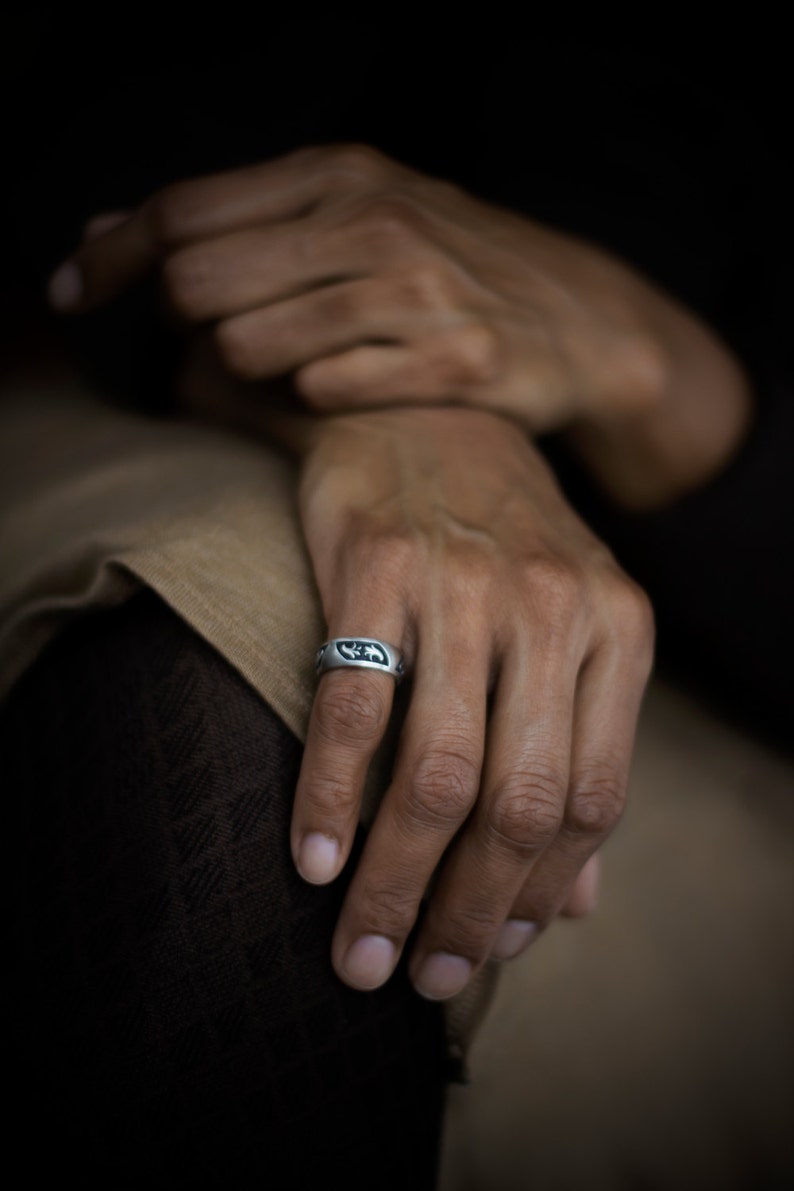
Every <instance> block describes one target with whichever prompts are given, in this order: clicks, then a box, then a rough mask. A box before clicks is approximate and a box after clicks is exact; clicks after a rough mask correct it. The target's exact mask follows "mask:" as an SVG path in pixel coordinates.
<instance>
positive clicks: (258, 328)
mask: <svg viewBox="0 0 794 1191" xmlns="http://www.w3.org/2000/svg"><path fill="white" fill-rule="evenodd" d="M428 321H429V320H428V318H427V316H423V315H419V314H417V312H415V311H412V310H410V309H406V308H405V307H401V306H400V305H398V303H397V302H396V301H395V295H394V293H393V289H392V286H391V285H390V283H389V282H388V281H386V282H384V281H383V280H382V279H380V278H367V279H366V280H357V281H349V282H342V283H340V284H338V285H328V286H324V287H323V288H320V289H316V290H313V291H312V292H310V293H305V294H302V295H301V296H300V297H298V298H293V299H291V300H288V301H283V302H275V303H274V304H272V305H268V306H264V307H260V308H259V309H257V310H252V311H249V312H247V313H245V314H240V315H237V316H236V317H234V318H229V319H226V320H224V321H223V322H222V323H220V324H219V326H218V328H217V331H216V339H217V342H218V346H219V349H220V352H221V354H222V356H223V358H224V360H225V361H226V364H227V366H228V368H229V369H230V371H232V372H233V373H235V375H238V376H242V377H244V378H246V379H249V380H255V379H264V378H265V377H270V376H277V375H279V374H280V373H285V372H291V371H292V370H293V369H295V368H298V367H301V366H303V365H305V364H307V363H308V362H309V361H311V360H315V359H318V358H323V357H327V356H329V355H334V354H336V353H339V352H341V351H343V350H345V349H349V348H352V347H354V346H355V345H361V344H363V343H366V342H367V341H372V340H381V341H386V342H382V343H381V344H380V345H379V346H378V347H376V348H374V349H372V350H374V352H375V354H376V356H377V358H378V359H379V360H380V361H381V367H382V368H384V369H387V370H388V369H389V368H390V367H391V366H392V361H393V359H394V357H395V350H394V346H393V345H394V343H395V342H400V343H402V344H403V345H406V344H407V342H408V341H409V340H412V339H414V338H416V337H418V336H421V335H422V334H423V333H425V332H426V331H427V329H428ZM399 354H400V355H403V354H404V353H403V352H399ZM346 396H347V394H346Z"/></svg>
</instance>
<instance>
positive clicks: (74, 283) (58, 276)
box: [47, 261, 83, 310]
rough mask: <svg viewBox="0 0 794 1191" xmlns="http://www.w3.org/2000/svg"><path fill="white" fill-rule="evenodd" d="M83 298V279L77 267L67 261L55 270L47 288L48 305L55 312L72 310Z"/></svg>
mask: <svg viewBox="0 0 794 1191" xmlns="http://www.w3.org/2000/svg"><path fill="white" fill-rule="evenodd" d="M82 296H83V279H82V277H81V276H80V270H79V269H78V268H77V265H73V264H72V263H71V261H67V262H66V264H65V265H61V267H60V268H59V269H56V270H55V272H54V273H53V275H52V277H51V278H50V283H49V285H48V286H47V297H48V299H49V302H50V305H51V306H54V307H55V309H56V310H72V309H73V308H74V307H75V306H77V305H78V303H79V302H80V299H81V298H82Z"/></svg>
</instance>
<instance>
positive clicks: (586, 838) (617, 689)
mask: <svg viewBox="0 0 794 1191" xmlns="http://www.w3.org/2000/svg"><path fill="white" fill-rule="evenodd" d="M646 678H647V666H646V664H645V661H644V659H642V658H641V657H640V656H637V657H632V656H626V655H625V654H623V653H622V652H620V651H617V650H610V649H602V650H600V651H598V652H597V653H596V654H594V655H593V657H592V658H591V659H590V661H589V662H588V664H587V665H586V666H585V668H584V670H583V672H582V674H581V677H580V681H579V688H578V692H577V700H576V712H575V721H574V743H573V749H572V760H571V779H570V787H569V791H568V796H567V799H566V805H565V815H564V819H563V823H562V825H561V828H560V832H559V834H558V836H557V838H556V839H555V841H554V843H553V845H552V846H551V847H550V848H549V849H548V850H547V852H546V853H545V854H544V855H543V856H542V857H541V858H540V859H539V861H538V864H537V865H536V866H535V867H534V868H533V870H532V871H531V873H530V874H529V876H528V878H527V880H526V882H525V884H524V886H523V888H522V889H521V892H520V894H519V895H518V897H517V898H516V900H515V902H514V904H513V906H512V908H511V911H510V915H509V921H510V922H523V923H531V924H533V926H534V927H535V928H537V929H538V930H542V929H543V928H544V927H545V926H547V925H548V924H549V922H551V921H552V919H553V918H554V917H555V916H556V915H557V914H558V913H559V912H560V911H561V909H562V908H563V907H564V906H565V905H566V903H568V902H569V899H571V900H572V904H573V907H574V910H575V911H577V910H581V908H585V909H586V907H587V905H588V899H589V897H591V896H592V894H593V891H592V885H591V884H590V882H591V881H592V879H593V875H594V871H593V870H590V876H589V877H588V878H585V877H584V876H583V874H584V870H585V868H586V866H587V864H588V862H589V861H590V859H591V857H593V856H594V855H595V853H596V852H597V850H598V849H599V848H600V847H601V845H602V844H603V843H604V841H605V840H606V839H607V838H608V836H609V835H610V834H611V833H612V831H613V830H614V828H615V827H616V825H617V823H618V822H619V820H620V816H621V814H622V812H623V807H624V804H625V800H626V792H627V789H628V780H629V770H630V766H631V755H632V749H633V744H634V734H635V730H636V723H637V716H638V713H639V708H640V703H641V700H642V692H643V689H644V684H645V679H646ZM595 875H597V870H596V872H595ZM578 880H581V884H580V885H579V886H577V881H578ZM508 933H509V932H508ZM505 949H509V947H508V944H507V941H506V936H505V940H503V941H502V943H501V944H499V943H498V944H497V945H496V955H495V958H508V956H507V954H506V952H505ZM514 954H515V952H514Z"/></svg>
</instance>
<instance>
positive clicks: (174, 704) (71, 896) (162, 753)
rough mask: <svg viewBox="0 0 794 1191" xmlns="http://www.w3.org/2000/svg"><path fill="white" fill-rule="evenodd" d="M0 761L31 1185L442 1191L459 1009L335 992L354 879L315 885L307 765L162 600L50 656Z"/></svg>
mask: <svg viewBox="0 0 794 1191" xmlns="http://www.w3.org/2000/svg"><path fill="white" fill-rule="evenodd" d="M0 749H1V757H0V764H2V773H3V783H4V786H5V793H4V803H5V807H6V810H7V814H6V820H5V829H4V832H3V853H4V854H3V859H2V871H3V874H4V879H5V880H6V882H7V884H9V883H10V886H11V888H10V890H7V892H6V903H7V904H10V907H11V913H10V920H11V939H10V955H11V962H10V964H9V967H8V971H7V975H6V978H5V983H6V989H7V994H8V997H9V999H10V1006H9V1009H8V1011H7V1016H6V1022H7V1023H10V1028H9V1030H8V1031H7V1037H6V1055H5V1059H4V1071H5V1078H6V1089H7V1091H8V1092H9V1093H10V1095H11V1098H12V1099H13V1108H12V1111H11V1116H10V1120H9V1122H8V1123H9V1124H10V1128H9V1132H8V1140H7V1142H6V1157H7V1161H10V1160H11V1159H12V1158H16V1159H17V1161H21V1162H22V1163H23V1164H24V1165H23V1169H24V1170H26V1171H27V1176H26V1179H25V1182H26V1183H27V1182H28V1180H29V1181H30V1183H31V1184H36V1183H38V1182H39V1179H40V1177H43V1178H44V1180H45V1182H46V1176H47V1174H48V1173H52V1172H54V1171H57V1172H58V1175H59V1177H58V1183H59V1182H60V1181H61V1179H63V1180H65V1181H67V1182H73V1183H75V1184H76V1185H79V1186H80V1187H81V1188H100V1187H101V1188H102V1189H103V1191H109V1189H111V1188H133V1187H135V1188H136V1189H138V1188H143V1187H146V1188H154V1187H157V1188H161V1187H162V1188H194V1187H206V1188H223V1189H224V1191H233V1189H236V1188H240V1189H243V1188H246V1189H247V1188H249V1187H251V1188H253V1187H256V1188H257V1189H258V1191H261V1189H263V1188H268V1187H273V1188H290V1187H308V1186H313V1185H314V1184H315V1181H316V1180H317V1179H319V1178H321V1177H325V1178H326V1179H329V1178H330V1179H331V1181H332V1182H334V1183H335V1185H339V1186H341V1187H343V1188H347V1189H353V1188H359V1187H367V1188H372V1187H378V1188H391V1187H395V1188H397V1187H401V1188H402V1187H408V1186H410V1187H412V1188H418V1189H421V1188H425V1189H430V1188H432V1187H434V1186H435V1183H436V1177H437V1164H438V1145H439V1131H440V1124H441V1119H442V1108H443V1095H444V1084H445V1078H446V1071H445V1066H444V1064H445V1058H444V1039H443V1024H442V1011H441V1007H440V1006H439V1005H434V1004H431V1003H429V1002H426V1001H423V1000H422V999H421V998H420V997H419V996H417V995H416V994H415V993H414V992H413V990H412V988H411V986H410V985H409V983H408V981H407V978H406V975H405V971H404V969H403V968H402V967H401V968H400V969H399V970H398V972H397V974H396V975H395V976H394V978H393V979H392V980H391V981H390V982H389V983H388V984H387V985H386V986H385V987H384V988H382V989H380V990H378V991H376V992H373V993H357V992H354V991H352V990H351V989H348V988H346V987H345V986H344V985H342V984H341V982H340V981H339V980H338V979H337V977H336V976H335V975H334V973H333V971H332V969H331V966H330V961H329V949H330V941H331V934H332V930H333V926H334V923H335V920H336V916H337V914H338V911H339V907H340V904H341V899H342V896H343V893H344V884H345V881H346V877H345V876H344V875H343V877H342V878H340V879H339V880H338V881H337V882H336V883H334V885H332V886H330V887H327V888H318V887H313V886H310V885H307V884H306V883H304V882H303V881H302V880H301V879H300V878H299V877H298V875H297V874H296V872H295V870H294V868H293V865H292V862H291V859H290V856H289V849H288V830H289V819H290V811H291V805H292V794H293V790H294V786H295V781H296V777H297V773H298V768H299V763H300V756H301V748H300V744H299V743H298V741H297V740H296V739H295V738H294V737H293V736H292V735H291V733H290V732H289V731H288V730H287V729H286V728H285V727H284V725H283V724H282V723H281V721H280V720H279V719H278V718H277V717H276V716H275V715H274V714H273V712H272V711H271V710H270V709H269V708H268V707H267V706H265V705H264V704H263V703H262V701H261V700H260V699H259V697H258V696H257V695H256V694H255V693H254V692H253V691H252V690H251V689H250V688H249V687H248V686H247V685H246V683H245V682H244V681H243V680H242V679H241V678H240V677H239V676H238V675H237V674H236V672H234V671H233V670H232V669H231V668H230V667H229V666H228V665H227V664H226V662H225V661H224V660H223V659H221V658H220V657H219V656H218V655H217V654H216V653H215V652H214V651H213V650H212V649H211V648H210V647H209V646H208V645H207V644H206V643H205V642H204V641H202V640H201V639H199V638H198V637H197V636H196V635H195V634H194V633H193V632H192V630H190V629H189V628H188V627H187V626H186V625H185V624H184V623H183V622H182V621H181V620H180V619H179V618H178V617H177V616H176V615H175V614H174V613H173V612H172V611H171V610H170V609H169V608H168V607H167V606H166V605H164V604H163V603H162V602H161V601H159V600H158V599H157V598H156V597H155V596H154V595H152V594H150V593H145V594H142V595H141V596H139V597H136V598H135V599H134V600H132V601H131V602H130V603H129V604H128V605H126V606H124V607H122V608H119V609H115V610H113V611H111V612H106V613H101V614H98V615H95V616H91V617H89V618H86V619H84V620H83V621H81V622H80V623H78V624H77V625H76V626H75V627H74V628H73V629H72V630H70V631H68V632H67V633H66V634H64V635H63V637H62V638H60V639H59V640H58V641H57V642H56V643H55V645H54V646H53V647H52V648H50V649H49V650H48V652H47V653H46V654H45V655H44V656H43V657H42V658H41V659H40V661H39V663H38V664H37V665H36V666H35V667H34V668H33V669H32V670H31V671H30V672H29V673H28V674H27V675H26V677H25V678H24V679H23V680H22V681H21V683H20V684H19V685H18V687H17V689H16V690H15V692H14V694H13V696H12V698H11V700H10V702H9V704H8V706H7V707H6V708H5V710H4V713H3V716H2V721H1V723H0ZM359 842H360V841H359ZM347 871H348V872H349V871H350V866H348V870H347ZM42 1185H43V1184H42ZM47 1185H50V1184H47ZM52 1185H57V1184H52Z"/></svg>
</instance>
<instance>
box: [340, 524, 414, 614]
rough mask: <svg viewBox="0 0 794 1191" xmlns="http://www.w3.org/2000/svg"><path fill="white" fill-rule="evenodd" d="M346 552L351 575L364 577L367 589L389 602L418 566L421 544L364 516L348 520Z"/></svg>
mask: <svg viewBox="0 0 794 1191" xmlns="http://www.w3.org/2000/svg"><path fill="white" fill-rule="evenodd" d="M349 542H350V546H349V550H350V558H351V565H352V567H353V570H354V572H355V573H356V574H357V575H359V576H361V575H362V574H366V575H367V583H368V585H370V584H371V585H373V587H374V588H375V590H376V591H377V593H378V594H379V595H380V594H381V593H382V594H383V596H384V598H388V597H389V595H390V594H391V596H392V598H393V596H394V593H395V592H402V591H403V590H404V589H405V587H406V579H409V578H410V576H411V575H412V574H413V573H414V571H415V568H416V567H417V566H419V565H420V563H421V554H422V550H423V548H422V541H421V539H420V538H417V536H416V535H414V534H412V533H411V532H410V531H408V530H402V529H400V528H399V527H395V526H389V525H381V524H378V522H376V521H375V522H373V519H372V515H371V514H370V513H368V512H365V513H362V514H358V515H356V516H355V517H352V518H351V521H350V525H349Z"/></svg>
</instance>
